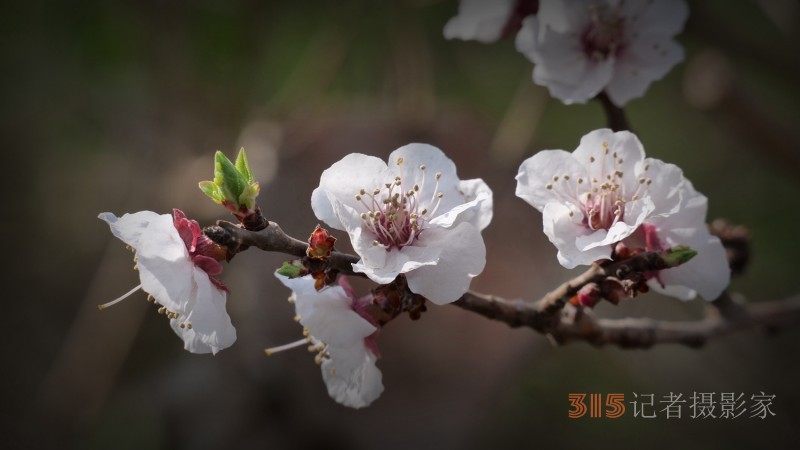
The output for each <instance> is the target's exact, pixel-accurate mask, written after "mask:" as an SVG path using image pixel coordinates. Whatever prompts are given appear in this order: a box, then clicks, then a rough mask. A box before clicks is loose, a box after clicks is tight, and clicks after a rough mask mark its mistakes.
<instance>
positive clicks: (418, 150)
mask: <svg viewBox="0 0 800 450" xmlns="http://www.w3.org/2000/svg"><path fill="white" fill-rule="evenodd" d="M311 206H312V207H313V209H314V213H315V214H316V216H317V218H319V219H320V220H323V221H324V222H325V223H327V224H328V225H330V226H331V227H333V228H336V229H339V230H344V231H347V233H348V234H349V235H350V240H351V241H352V244H353V248H354V249H355V251H356V253H358V255H359V256H360V257H361V260H360V261H359V262H358V263H356V264H353V270H355V271H356V272H361V273H364V274H366V275H367V276H368V277H369V278H370V279H372V280H373V281H375V282H376V283H380V284H387V283H390V282H392V281H393V280H394V279H395V278H396V277H397V276H398V275H400V274H405V276H406V278H407V281H408V286H409V288H410V289H411V291H412V292H414V293H416V294H420V295H423V296H425V297H427V298H428V299H429V300H431V301H432V302H434V303H437V304H444V303H449V302H452V301H455V300H456V299H458V298H459V297H460V296H461V295H463V294H464V293H465V292H466V291H467V289H468V288H469V284H470V281H471V280H472V278H473V277H475V276H477V275H478V274H479V273H481V271H483V267H484V265H485V263H486V248H485V246H484V243H483V238H482V237H481V230H483V229H484V228H486V226H487V225H489V222H490V221H491V220H492V191H491V190H490V189H489V187H488V186H487V185H486V183H484V182H483V180H481V179H473V180H463V181H462V180H459V179H458V176H457V175H456V166H455V164H453V162H452V161H451V160H450V159H448V158H447V157H446V156H445V155H444V153H442V151H441V150H439V149H438V148H436V147H433V146H430V145H427V144H409V145H406V146H404V147H401V148H399V149H397V150H395V151H394V152H392V154H391V155H389V164H388V165H387V164H386V163H385V162H383V161H382V160H380V159H378V158H375V157H373V156H367V155H362V154H359V153H351V154H350V155H347V156H345V157H344V158H343V159H342V160H340V161H339V162H337V163H335V164H334V165H333V166H331V167H330V168H328V169H327V170H325V171H324V172H323V173H322V177H321V178H320V185H319V187H318V188H317V189H315V190H314V193H313V194H312V196H311Z"/></svg>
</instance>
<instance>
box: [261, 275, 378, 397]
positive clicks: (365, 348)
mask: <svg viewBox="0 0 800 450" xmlns="http://www.w3.org/2000/svg"><path fill="white" fill-rule="evenodd" d="M275 276H276V277H277V278H278V280H280V281H281V283H283V284H284V285H286V287H288V288H289V289H291V290H292V296H291V297H290V299H289V300H290V301H292V302H294V305H295V310H296V312H297V318H298V320H299V321H300V324H301V325H303V327H304V334H305V335H306V338H305V339H301V340H300V341H297V342H294V343H291V344H287V345H283V346H280V347H275V348H271V349H267V350H266V353H267V355H271V354H273V353H276V352H279V351H283V350H288V349H290V348H294V347H299V346H303V345H310V347H309V348H310V350H311V351H315V352H317V356H316V357H315V361H316V362H317V364H319V365H320V367H321V369H322V379H323V380H324V381H325V385H326V386H327V388H328V394H329V395H330V396H331V398H333V399H334V400H336V401H337V402H338V403H340V404H342V405H344V406H348V407H351V408H362V407H364V406H369V404H370V403H372V402H373V401H375V400H376V399H377V398H378V397H379V396H380V395H381V393H382V392H383V383H382V375H381V371H380V370H379V369H378V368H377V367H376V366H375V362H376V361H377V359H378V358H379V357H380V353H379V352H378V346H377V343H376V338H377V335H378V326H377V321H376V320H375V319H374V318H373V316H372V315H371V314H370V313H369V308H370V305H371V304H372V297H371V296H366V297H363V298H361V299H357V298H356V297H355V295H354V294H353V291H352V289H351V288H350V285H349V284H348V282H347V279H346V278H345V277H340V278H339V284H338V285H333V286H328V287H326V288H324V289H322V290H321V291H318V290H317V289H316V287H315V282H314V279H313V278H312V277H311V276H310V275H307V276H304V277H301V278H288V277H285V276H282V275H280V274H278V273H276V275H275Z"/></svg>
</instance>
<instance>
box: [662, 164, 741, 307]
mask: <svg viewBox="0 0 800 450" xmlns="http://www.w3.org/2000/svg"><path fill="white" fill-rule="evenodd" d="M680 194H681V195H680V197H681V205H680V208H679V210H678V212H676V213H674V214H671V215H669V216H658V217H653V218H651V219H648V221H647V222H648V223H649V224H651V225H652V226H654V227H655V228H656V233H657V236H658V238H659V239H660V240H661V245H662V246H663V247H664V248H668V247H674V246H676V245H687V246H689V247H691V248H692V249H693V250H695V251H697V256H695V257H694V258H692V259H691V260H690V261H689V262H687V263H686V264H683V265H681V266H678V267H674V268H672V269H668V270H662V271H661V272H660V273H659V278H660V280H661V281H662V282H663V283H664V284H665V285H666V289H664V288H662V287H661V285H660V284H659V283H658V282H657V281H656V280H650V282H649V283H648V284H649V285H650V286H652V287H653V289H655V290H657V291H659V292H662V293H664V294H666V295H671V296H673V297H678V298H681V299H689V298H693V297H694V291H697V292H698V293H699V294H700V295H701V296H702V297H703V298H705V299H706V300H714V299H716V298H717V297H719V295H720V294H721V293H722V291H723V290H724V289H725V288H726V287H727V286H728V284H729V283H730V266H729V265H728V260H727V257H726V254H725V248H724V247H723V246H722V243H721V242H720V241H719V239H718V238H716V237H715V236H712V235H711V234H710V233H709V232H708V228H707V226H706V223H705V220H706V211H707V209H708V199H707V198H706V197H705V196H704V195H703V194H701V193H699V192H697V191H696V190H695V189H694V186H692V183H691V182H689V180H685V182H684V183H683V184H682V185H681V192H680ZM678 288H683V289H680V290H679V289H678Z"/></svg>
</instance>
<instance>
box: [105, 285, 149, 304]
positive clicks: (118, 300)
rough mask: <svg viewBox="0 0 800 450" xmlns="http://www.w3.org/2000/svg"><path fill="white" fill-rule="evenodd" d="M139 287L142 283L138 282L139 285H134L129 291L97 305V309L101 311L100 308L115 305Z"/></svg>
mask: <svg viewBox="0 0 800 450" xmlns="http://www.w3.org/2000/svg"><path fill="white" fill-rule="evenodd" d="M141 288H142V285H141V284H140V285H138V286H136V287H135V288H133V289H131V290H130V291H128V292H126V293H125V294H123V295H122V296H121V297H119V298H117V299H114V300H111V301H110V302H108V303H103V304H102V305H97V309H99V310H100V311H102V310H104V309H106V308H110V307H112V306H114V305H116V304H117V303H119V302H121V301H123V300H125V299H126V298H128V297H130V296H131V294H133V293H134V292H136V291H138V290H139V289H141Z"/></svg>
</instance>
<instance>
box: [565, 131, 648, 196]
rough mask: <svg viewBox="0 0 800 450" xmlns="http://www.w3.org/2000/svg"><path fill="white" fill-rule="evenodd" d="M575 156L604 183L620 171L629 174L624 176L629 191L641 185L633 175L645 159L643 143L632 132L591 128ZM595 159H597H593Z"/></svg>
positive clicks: (590, 172)
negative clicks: (607, 178) (607, 177)
mask: <svg viewBox="0 0 800 450" xmlns="http://www.w3.org/2000/svg"><path fill="white" fill-rule="evenodd" d="M606 149H607V150H606ZM615 155H616V157H615ZM572 156H573V157H574V158H575V159H576V160H578V161H580V162H581V164H585V165H586V166H588V167H589V173H588V175H589V176H591V177H595V178H597V179H599V180H601V182H603V181H605V176H607V175H610V174H613V173H614V172H615V171H616V170H619V171H621V172H622V173H623V175H628V176H624V177H623V179H622V180H623V182H626V184H625V186H624V188H625V189H626V190H627V191H631V192H632V191H635V190H636V188H637V187H638V186H637V185H636V183H637V179H636V177H632V176H630V175H633V174H634V173H635V171H636V168H637V167H638V166H639V165H640V163H641V162H642V161H643V160H644V146H642V143H641V142H640V141H639V139H638V138H637V137H636V135H635V134H633V133H631V132H629V131H618V132H613V131H611V130H609V129H608V128H601V129H599V130H594V131H591V132H589V133H587V134H586V135H584V136H583V137H582V138H581V142H580V144H579V145H578V148H576V149H575V151H574V152H573V153H572ZM592 160H593V161H594V162H590V161H592ZM620 161H622V163H620Z"/></svg>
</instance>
